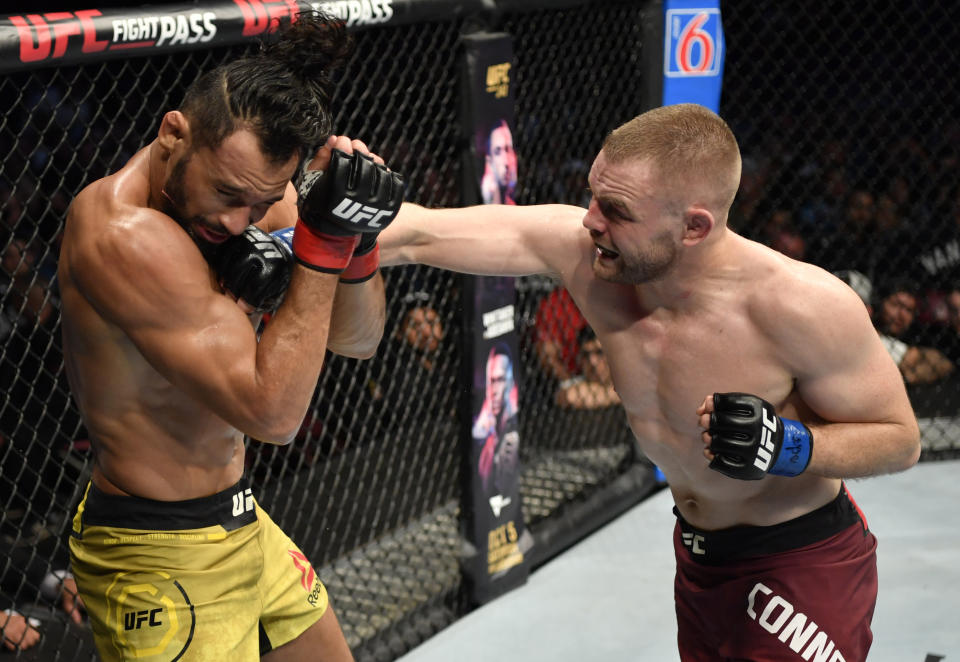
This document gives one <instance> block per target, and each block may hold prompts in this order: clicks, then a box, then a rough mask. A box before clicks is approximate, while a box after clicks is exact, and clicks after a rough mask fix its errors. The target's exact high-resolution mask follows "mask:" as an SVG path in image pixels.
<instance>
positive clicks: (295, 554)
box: [287, 549, 316, 591]
mask: <svg viewBox="0 0 960 662" xmlns="http://www.w3.org/2000/svg"><path fill="white" fill-rule="evenodd" d="M287 554H289V555H290V556H291V558H293V565H294V567H295V568H296V569H297V570H299V571H300V585H301V586H303V590H304V591H309V590H310V589H311V588H313V580H314V578H315V577H316V573H315V572H314V571H313V566H312V565H310V561H308V560H307V557H306V556H304V555H303V552H301V551H299V550H296V549H288V550H287Z"/></svg>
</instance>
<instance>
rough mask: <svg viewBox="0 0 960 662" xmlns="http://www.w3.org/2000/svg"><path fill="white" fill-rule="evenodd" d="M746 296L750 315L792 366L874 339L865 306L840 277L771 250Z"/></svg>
mask: <svg viewBox="0 0 960 662" xmlns="http://www.w3.org/2000/svg"><path fill="white" fill-rule="evenodd" d="M770 253H771V254H770V255H768V256H767V257H766V260H767V265H766V267H765V268H764V271H765V274H764V275H763V276H762V277H760V278H758V279H757V282H756V285H755V287H754V288H753V289H752V291H751V294H750V299H749V310H750V314H751V317H752V318H753V319H754V321H755V322H756V323H757V325H758V326H759V327H760V329H761V330H762V331H763V332H764V333H765V335H767V336H768V337H769V338H770V339H771V341H772V342H773V344H774V346H775V347H776V348H777V349H778V350H779V351H781V352H782V353H783V355H784V358H785V359H786V360H787V362H788V363H795V364H797V365H795V366H794V367H795V368H802V367H803V366H804V365H809V364H810V363H811V361H812V360H813V357H816V359H817V360H818V361H819V360H826V361H829V360H831V357H836V358H839V357H842V356H843V355H844V354H846V353H848V352H850V351H851V348H852V347H855V346H857V345H862V344H863V343H865V342H868V341H869V342H871V343H875V342H876V332H875V331H874V329H873V325H872V324H871V322H870V319H869V316H868V313H867V310H866V307H865V306H864V305H863V301H862V300H861V299H860V297H858V296H857V294H856V293H855V292H854V291H853V290H851V289H850V288H849V287H848V286H847V285H846V284H845V283H843V282H842V281H841V280H840V279H838V278H836V277H835V276H833V275H832V274H830V273H829V272H827V271H825V270H823V269H821V268H820V267H817V266H815V265H812V264H807V263H804V262H798V261H796V260H792V259H790V258H787V257H784V256H781V255H780V254H778V253H775V252H773V251H770Z"/></svg>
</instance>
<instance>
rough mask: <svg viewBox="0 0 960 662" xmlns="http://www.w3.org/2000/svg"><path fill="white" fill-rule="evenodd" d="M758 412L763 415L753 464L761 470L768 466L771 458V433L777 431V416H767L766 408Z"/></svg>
mask: <svg viewBox="0 0 960 662" xmlns="http://www.w3.org/2000/svg"><path fill="white" fill-rule="evenodd" d="M760 413H761V414H762V416H763V431H762V432H761V433H760V448H758V449H757V457H756V459H754V461H753V466H755V467H756V468H757V469H760V470H761V471H766V470H767V469H769V468H770V462H771V461H772V460H773V441H772V439H773V435H774V433H775V432H776V431H777V417H776V416H774V417H773V418H767V410H766V409H763V408H761V409H760Z"/></svg>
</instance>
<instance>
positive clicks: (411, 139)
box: [0, 3, 642, 660]
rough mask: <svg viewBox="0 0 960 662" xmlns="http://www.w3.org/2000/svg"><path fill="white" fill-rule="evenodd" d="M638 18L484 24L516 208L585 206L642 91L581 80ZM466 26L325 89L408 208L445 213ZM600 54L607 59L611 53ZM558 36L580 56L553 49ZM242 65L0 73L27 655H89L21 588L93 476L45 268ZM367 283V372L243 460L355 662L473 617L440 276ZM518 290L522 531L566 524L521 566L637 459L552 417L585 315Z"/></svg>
mask: <svg viewBox="0 0 960 662" xmlns="http://www.w3.org/2000/svg"><path fill="white" fill-rule="evenodd" d="M639 12H640V5H639V4H638V3H610V4H604V5H603V6H600V7H570V8H566V9H561V10H552V11H541V12H532V13H520V14H515V15H510V14H507V15H504V16H502V17H500V19H499V20H501V21H503V25H499V24H496V22H491V23H487V24H486V27H487V28H490V29H507V30H508V31H510V32H511V33H512V34H513V35H514V39H515V53H516V59H517V63H516V66H515V74H516V76H517V78H516V80H517V88H516V89H517V90H518V94H519V99H518V106H519V108H518V116H517V117H518V123H519V126H520V130H519V132H518V137H517V143H518V148H519V149H520V158H521V160H522V161H523V165H522V166H521V172H523V171H527V172H529V173H530V176H529V177H528V178H527V180H526V181H521V182H520V189H521V192H520V196H521V201H522V202H536V201H540V200H544V201H545V200H548V199H554V200H557V199H560V200H568V201H582V192H583V191H582V188H583V185H584V181H585V180H584V174H585V164H588V163H589V161H590V159H591V158H592V156H593V153H594V151H595V149H596V147H597V145H598V144H599V143H600V141H601V140H602V138H603V136H604V135H605V133H606V132H608V131H609V130H610V129H612V128H613V127H614V126H616V125H617V124H618V123H619V122H620V121H622V119H623V118H624V117H629V116H632V115H634V114H636V113H637V112H639V111H640V110H641V108H640V95H639V93H638V94H636V95H629V94H619V93H618V94H612V92H613V91H612V90H605V89H603V88H601V87H599V86H596V87H595V89H594V92H593V93H592V94H591V95H589V96H584V95H582V94H581V90H582V87H583V85H584V83H585V82H586V81H587V80H589V79H590V78H591V77H592V76H593V75H594V71H595V70H597V68H603V69H604V70H611V69H610V68H613V69H615V70H616V71H619V72H621V75H623V76H625V77H626V76H629V75H630V74H631V72H632V71H633V69H634V68H635V59H636V57H637V54H638V53H639V48H640V44H639V29H638V28H636V27H631V26H636V25H638V24H639ZM479 27H484V26H483V25H480V24H478V23H476V22H475V21H474V20H473V19H470V20H468V19H465V18H462V17H456V16H454V17H453V18H452V19H450V20H438V21H435V22H425V23H421V24H414V25H405V26H404V25H401V26H396V27H389V28H378V29H370V30H366V31H359V32H358V33H357V34H356V38H357V50H356V55H355V56H354V58H353V59H352V60H351V62H350V63H349V64H348V66H347V67H346V69H345V70H344V71H343V72H342V73H341V74H340V75H339V80H338V83H337V89H336V92H335V94H334V99H335V100H336V101H335V103H336V106H337V110H338V112H337V119H336V121H335V131H336V132H337V133H342V134H346V135H350V136H357V137H361V138H363V140H364V141H366V142H367V143H368V144H369V145H370V146H371V147H372V148H373V149H375V150H376V151H377V152H378V153H380V154H381V155H382V156H384V158H385V159H386V161H387V162H388V163H389V164H390V165H391V167H393V168H394V169H396V170H397V171H399V172H402V173H403V174H404V175H405V177H406V181H407V183H408V191H407V196H406V197H407V199H408V200H410V201H414V202H417V203H419V204H423V205H426V206H454V205H457V204H459V203H460V200H461V196H460V184H461V182H460V179H461V172H460V164H461V152H462V150H463V148H464V145H465V144H466V143H465V140H466V138H465V137H464V135H462V131H461V129H460V120H459V112H460V105H459V104H460V103H461V102H460V87H459V85H460V78H459V77H460V68H459V67H460V62H459V60H458V57H459V49H458V40H459V36H460V34H461V33H462V32H464V31H467V30H473V29H477V28H479ZM611 39H616V40H617V41H618V42H620V44H621V48H620V49H619V50H611V49H609V48H608V46H609V43H610V41H611ZM571 42H577V43H582V44H584V45H585V46H586V48H577V49H570V48H567V47H566V44H569V43H571ZM244 50H245V48H244V47H240V46H236V47H216V48H209V49H206V50H200V49H198V50H196V51H192V52H188V53H172V54H169V55H163V56H153V57H131V58H130V59H121V60H113V61H108V62H101V63H96V64H84V65H67V66H61V67H57V68H45V69H36V70H32V71H17V72H13V73H11V74H10V75H7V76H5V77H4V78H3V79H2V80H0V111H2V115H0V116H2V120H0V148H2V149H3V153H4V154H5V155H6V158H5V159H4V161H3V162H2V164H0V215H2V220H3V223H2V230H3V234H2V236H0V247H2V249H3V274H2V277H0V297H2V298H0V309H2V311H3V316H2V318H0V324H2V326H0V337H2V339H3V343H2V349H0V392H2V394H3V399H2V403H0V439H2V445H0V460H2V473H0V501H2V503H3V515H2V518H0V533H2V536H3V538H2V540H3V545H2V547H0V569H2V576H3V595H4V598H5V599H6V601H7V602H9V603H10V605H15V606H16V608H17V609H19V610H20V611H21V612H23V613H26V614H28V615H32V616H35V617H37V618H40V619H41V620H42V622H43V628H44V633H45V634H44V638H43V640H42V642H41V644H40V645H39V649H38V650H34V651H33V652H32V653H31V655H32V656H34V657H36V658H37V659H60V660H68V659H77V660H80V659H83V660H86V659H93V653H92V648H91V646H90V641H89V636H88V635H87V633H86V632H84V631H83V630H82V629H80V628H76V627H72V626H69V625H68V624H67V622H66V619H65V618H64V615H63V614H62V613H61V612H59V611H58V610H57V609H56V607H55V605H53V604H52V603H51V600H50V599H48V598H45V597H44V596H43V595H41V593H42V591H41V590H40V583H41V581H40V579H39V578H41V577H43V576H44V575H45V574H46V573H47V572H49V571H52V570H57V569H60V568H65V567H66V564H67V561H68V552H67V548H66V538H65V536H66V535H67V532H68V531H69V520H70V518H71V517H72V514H73V509H74V508H75V505H76V503H77V501H78V499H79V497H80V495H81V494H82V490H83V488H84V486H85V484H86V481H87V479H88V477H89V472H90V466H91V455H90V453H91V451H90V445H89V441H88V440H87V437H86V430H85V429H84V426H83V423H82V421H81V420H80V417H79V415H78V413H77V410H76V408H75V406H74V405H73V403H72V402H71V400H70V395H69V388H68V385H67V381H66V378H65V375H64V372H63V357H62V352H61V347H60V331H59V324H60V317H59V312H60V307H59V301H58V298H57V285H56V263H57V254H58V245H59V240H60V235H61V233H62V229H63V220H64V218H65V216H66V210H67V207H68V205H69V204H70V201H71V200H72V198H73V197H74V196H75V195H76V193H77V192H78V191H79V190H80V189H81V188H83V187H84V186H85V185H86V184H88V183H89V182H91V181H93V180H96V179H98V178H100V177H103V176H104V175H106V174H108V173H110V172H112V171H114V170H116V169H118V168H119V167H120V166H122V165H123V164H124V163H125V162H126V161H127V160H128V159H129V158H130V157H131V156H132V155H133V154H134V153H135V152H136V151H137V150H138V149H139V148H140V147H142V146H143V145H145V144H146V143H148V142H149V141H150V140H151V139H152V136H153V135H155V133H156V129H157V126H158V123H159V119H160V117H161V115H162V112H164V111H165V110H167V109H171V108H175V107H176V106H177V104H178V102H179V100H180V98H181V96H182V94H183V92H184V90H185V87H186V85H187V84H189V82H190V81H192V80H193V78H194V77H195V76H196V75H197V74H198V73H200V72H201V71H205V70H207V69H209V68H212V67H214V66H217V65H218V64H220V63H222V62H224V61H225V60H228V59H230V58H233V57H236V56H237V55H239V54H240V53H242V52H243V51H244ZM618 92H619V91H618ZM558 136H562V137H563V139H562V140H558V139H557V137H558ZM571 187H572V188H571ZM383 276H384V281H385V286H386V292H387V320H388V321H387V328H386V331H385V334H384V339H383V342H382V344H381V347H380V350H379V352H378V355H377V357H375V358H374V359H371V360H368V361H358V360H352V359H345V358H342V357H338V356H334V355H330V356H328V360H327V362H326V365H325V368H324V371H323V374H322V376H321V379H320V381H319V383H318V386H317V389H316V392H315V396H314V400H313V406H312V407H311V409H310V411H309V412H308V415H307V417H306V419H305V420H304V422H303V425H302V427H301V430H300V433H299V435H298V438H297V439H296V441H295V442H294V443H293V444H291V445H290V446H286V447H277V446H272V445H267V444H257V443H255V442H251V443H248V449H247V471H248V475H249V476H250V477H251V479H252V482H253V486H254V491H255V493H256V495H257V498H258V500H259V501H260V503H261V504H262V505H263V506H264V508H265V509H266V510H267V511H268V512H269V513H270V514H271V516H272V518H273V519H274V520H275V521H276V522H277V523H278V524H279V525H280V526H281V527H282V528H283V529H284V531H286V532H287V533H288V534H289V535H290V536H291V538H293V540H294V541H296V542H297V543H298V544H299V545H300V547H301V548H302V549H303V551H304V553H305V554H306V555H307V556H308V557H309V558H310V560H311V561H312V563H313V564H314V566H315V567H316V568H317V570H318V573H319V575H320V577H321V579H322V580H323V581H324V582H325V583H326V585H327V588H328V590H329V592H330V595H331V599H332V601H333V604H334V606H335V608H336V609H337V613H338V617H339V619H340V622H341V625H342V627H343V629H344V633H345V634H346V636H347V639H348V642H349V643H350V645H351V647H352V648H353V649H354V654H355V655H356V657H357V658H358V660H391V659H394V658H395V657H398V656H399V655H401V654H402V653H404V652H405V651H407V650H409V649H410V648H412V647H413V646H415V645H416V644H417V643H419V642H420V641H422V640H423V639H425V638H427V637H429V636H430V635H431V634H433V633H434V632H436V631H437V630H438V629H440V628H442V627H444V626H445V625H447V624H449V623H450V622H451V621H452V620H454V619H455V618H457V617H458V616H459V615H462V614H463V613H465V612H466V611H467V610H468V609H469V608H470V605H469V604H468V598H467V595H466V590H465V587H464V586H463V582H462V579H461V576H460V570H459V566H458V562H459V559H460V555H461V553H462V536H461V531H460V518H459V503H460V490H461V487H460V475H459V472H460V466H461V462H462V458H461V450H460V445H459V443H460V442H459V435H460V426H461V422H460V420H459V416H460V413H459V412H458V403H459V402H460V391H461V389H462V388H465V387H464V386H463V385H462V384H461V382H460V380H459V375H460V373H461V365H460V361H461V355H460V351H459V347H460V340H461V339H460V335H461V329H460V325H459V316H460V314H461V311H462V308H463V305H462V303H461V301H460V290H461V282H462V281H461V280H460V279H461V276H458V275H455V274H452V273H449V272H445V271H441V270H437V269H432V268H428V267H423V266H408V267H402V268H392V269H385V270H384V272H383ZM517 283H518V284H517V292H518V302H517V309H518V328H519V329H520V342H521V349H522V356H521V359H520V360H521V362H522V364H523V368H524V370H523V372H522V373H521V377H520V379H521V380H522V382H521V393H522V398H523V400H524V402H523V405H522V407H521V410H522V411H523V412H524V416H523V417H522V418H521V426H522V428H521V438H522V439H523V444H522V445H521V448H522V457H521V460H522V462H523V466H524V471H523V474H522V477H521V493H522V496H523V507H524V511H525V514H526V520H527V522H528V526H529V527H530V529H531V531H533V532H534V534H536V533H537V532H538V530H541V531H543V530H546V529H547V528H549V526H550V524H551V520H564V521H569V520H571V517H572V518H573V519H575V520H578V521H579V522H580V523H579V524H575V525H574V526H569V525H568V526H567V527H566V529H564V527H559V529H558V530H559V532H551V533H548V534H546V537H544V536H541V538H540V539H539V540H538V543H537V546H536V548H535V551H534V556H535V559H534V560H535V562H537V563H539V562H542V561H544V560H546V558H548V557H549V556H550V555H551V554H554V553H556V552H557V551H559V549H561V548H562V547H564V546H565V545H568V544H571V542H572V541H573V540H575V539H576V537H578V536H582V535H583V534H584V533H585V532H586V531H587V530H589V529H590V528H594V527H596V526H599V525H600V523H602V522H603V521H605V520H606V519H609V518H610V517H612V516H613V514H615V512H617V511H618V510H622V508H623V507H625V506H624V505H623V503H625V501H624V500H623V498H622V497H617V498H615V499H613V500H612V501H611V499H610V498H607V497H604V496H603V490H604V488H605V487H609V486H610V485H612V484H614V483H615V482H616V481H617V480H618V479H622V478H623V476H624V475H625V474H627V473H628V472H629V471H630V470H631V468H635V467H637V466H641V465H638V462H641V461H642V458H638V457H637V456H636V455H635V452H634V444H633V442H632V439H631V437H630V434H629V430H628V428H627V425H626V421H625V417H624V415H623V413H622V410H621V409H620V408H619V407H617V406H615V404H611V403H610V402H606V401H603V402H600V401H598V402H596V403H594V402H591V401H590V399H589V398H587V400H586V401H585V402H581V403H580V404H579V406H580V407H585V408H581V409H575V408H573V407H570V406H566V405H564V406H561V405H560V404H558V403H559V401H558V395H557V393H558V391H559V390H560V387H561V384H562V382H564V381H565V380H569V379H571V378H572V377H575V376H576V375H577V374H578V373H579V368H578V365H577V357H576V347H577V345H576V342H577V338H576V334H577V332H578V331H579V330H580V327H582V325H583V324H582V321H581V320H580V319H579V318H577V319H571V317H570V316H571V315H573V314H576V313H575V312H573V311H571V306H570V304H569V302H568V301H567V300H566V299H565V298H564V296H563V293H562V291H560V290H558V289H557V285H556V283H553V282H550V281H545V280H543V279H537V278H530V279H518V281H517ZM548 345H549V346H551V347H552V350H545V349H544V347H545V346H548ZM554 345H555V346H554ZM548 351H553V352H558V351H559V352H560V357H561V364H563V365H564V366H566V368H565V369H564V374H560V373H557V372H554V371H551V370H549V369H548V362H549V358H548V357H547V356H546V354H547V353H548ZM639 498H641V495H640V494H639V493H636V492H634V494H632V495H631V496H630V499H632V500H633V501H634V502H635V501H636V500H637V499H639ZM618 499H619V502H620V503H619V505H617V504H616V503H615V502H617V501H618ZM597 503H599V504H600V506H599V508H598V507H597V505H596V504H597ZM611 503H614V507H613V509H611V508H610V507H609V505H610V504H611ZM578 508H579V509H580V510H581V511H582V514H581V515H580V516H579V517H577V516H576V513H577V512H578ZM584 509H586V510H584ZM3 606H9V605H3ZM38 651H39V652H38Z"/></svg>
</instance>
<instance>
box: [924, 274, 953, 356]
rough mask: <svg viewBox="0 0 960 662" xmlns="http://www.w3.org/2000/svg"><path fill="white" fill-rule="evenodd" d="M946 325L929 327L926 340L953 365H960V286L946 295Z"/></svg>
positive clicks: (951, 289) (950, 289) (948, 291)
mask: <svg viewBox="0 0 960 662" xmlns="http://www.w3.org/2000/svg"><path fill="white" fill-rule="evenodd" d="M943 300H944V308H945V309H946V318H947V320H946V324H944V325H937V326H933V325H931V326H930V327H928V333H927V338H926V340H927V341H928V342H929V343H930V344H931V345H932V346H934V347H936V348H937V349H939V350H940V351H941V352H943V354H944V356H946V357H947V358H948V359H949V360H950V361H951V362H953V365H954V366H955V367H956V366H958V365H960V284H955V285H954V286H953V287H951V288H949V290H947V292H946V293H945V294H944V298H943Z"/></svg>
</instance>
